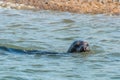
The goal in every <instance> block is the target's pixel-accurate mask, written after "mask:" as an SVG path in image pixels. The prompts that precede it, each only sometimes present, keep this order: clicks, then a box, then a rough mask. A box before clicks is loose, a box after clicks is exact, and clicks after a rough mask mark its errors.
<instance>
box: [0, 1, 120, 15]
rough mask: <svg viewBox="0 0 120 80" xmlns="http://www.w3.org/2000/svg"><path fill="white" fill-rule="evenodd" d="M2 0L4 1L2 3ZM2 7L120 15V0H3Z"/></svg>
mask: <svg viewBox="0 0 120 80" xmlns="http://www.w3.org/2000/svg"><path fill="white" fill-rule="evenodd" d="M1 2H3V3H2V4H1ZM1 2H0V6H2V7H10V8H14V9H36V10H41V9H43V10H54V11H63V12H72V13H80V14H109V15H120V1H118V2H116V1H113V0H106V1H104V2H103V1H101V2H100V1H98V0H89V1H87V0H76V1H75V0H3V1H1Z"/></svg>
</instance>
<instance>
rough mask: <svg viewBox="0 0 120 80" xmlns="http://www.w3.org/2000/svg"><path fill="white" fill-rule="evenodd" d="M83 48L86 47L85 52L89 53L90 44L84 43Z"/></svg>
mask: <svg viewBox="0 0 120 80" xmlns="http://www.w3.org/2000/svg"><path fill="white" fill-rule="evenodd" d="M83 47H84V51H89V50H90V48H89V44H88V42H84V45H83Z"/></svg>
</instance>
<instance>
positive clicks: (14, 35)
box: [0, 8, 120, 80]
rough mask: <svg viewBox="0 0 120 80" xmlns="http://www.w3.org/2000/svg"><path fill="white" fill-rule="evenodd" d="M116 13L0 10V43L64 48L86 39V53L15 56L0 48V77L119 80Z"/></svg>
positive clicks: (119, 22) (119, 27)
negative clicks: (95, 13) (87, 43)
mask: <svg viewBox="0 0 120 80" xmlns="http://www.w3.org/2000/svg"><path fill="white" fill-rule="evenodd" d="M119 34H120V16H106V15H101V14H99V15H84V14H73V13H67V12H54V11H25V10H14V9H3V8H0V45H1V46H7V47H13V48H19V49H39V50H45V51H55V52H60V53H61V52H66V51H67V49H68V47H69V46H70V44H71V43H72V42H73V41H74V40H79V39H80V40H86V41H88V42H89V44H90V46H91V52H89V53H86V54H84V53H82V54H68V55H18V54H13V53H9V52H4V51H0V65H1V66H0V73H1V75H0V80H120V72H119V71H120V51H119V48H120V35H119Z"/></svg>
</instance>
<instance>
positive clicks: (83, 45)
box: [0, 40, 90, 54]
mask: <svg viewBox="0 0 120 80" xmlns="http://www.w3.org/2000/svg"><path fill="white" fill-rule="evenodd" d="M0 50H3V51H8V52H10V53H21V54H59V53H58V52H49V51H41V50H22V49H15V48H9V47H5V46H0ZM87 51H90V49H89V44H88V43H87V42H85V41H81V40H77V41H74V42H73V43H72V44H71V46H70V47H69V49H68V51H67V52H66V53H79V52H87Z"/></svg>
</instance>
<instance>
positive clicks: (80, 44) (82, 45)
mask: <svg viewBox="0 0 120 80" xmlns="http://www.w3.org/2000/svg"><path fill="white" fill-rule="evenodd" d="M87 51H90V49H89V44H88V42H85V41H81V40H77V41H74V42H73V43H72V45H71V46H70V48H69V49H68V51H67V52H68V53H75V52H87Z"/></svg>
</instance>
